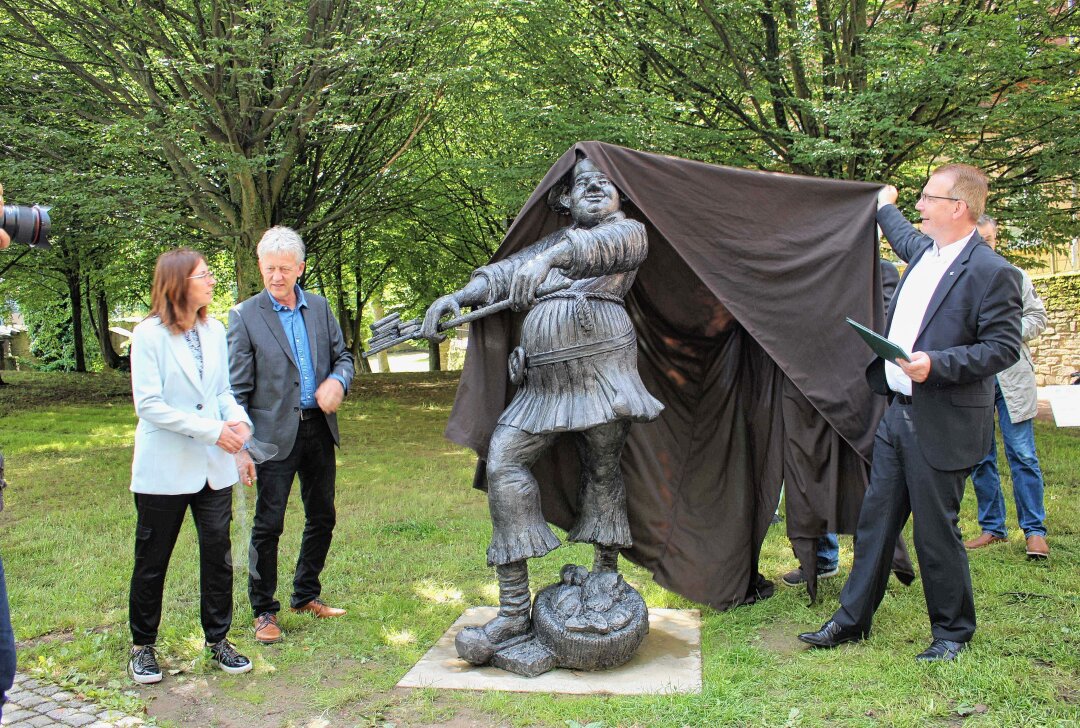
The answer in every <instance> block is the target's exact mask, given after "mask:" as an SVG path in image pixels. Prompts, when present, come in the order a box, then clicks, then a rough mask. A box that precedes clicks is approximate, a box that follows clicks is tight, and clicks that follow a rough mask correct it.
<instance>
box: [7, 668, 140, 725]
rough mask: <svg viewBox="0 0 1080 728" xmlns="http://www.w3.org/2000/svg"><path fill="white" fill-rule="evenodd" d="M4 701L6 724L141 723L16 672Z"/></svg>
mask: <svg viewBox="0 0 1080 728" xmlns="http://www.w3.org/2000/svg"><path fill="white" fill-rule="evenodd" d="M7 697H8V702H7V703H6V704H5V705H4V718H3V720H2V721H0V725H3V726H5V728H41V727H42V726H65V727H66V728H129V727H130V726H137V725H143V723H144V721H143V720H142V718H136V717H134V716H131V715H125V714H124V713H121V712H119V711H117V710H106V709H105V708H102V707H101V706H100V705H95V704H94V703H89V702H87V701H85V700H80V699H79V698H78V697H77V696H76V695H75V694H74V693H70V692H68V691H66V690H63V689H61V688H58V687H56V686H55V685H46V684H44V683H39V682H38V681H37V680H34V679H32V678H29V677H26V676H25V675H22V674H19V673H16V674H15V684H14V685H13V686H12V687H11V692H9V693H8V695H7Z"/></svg>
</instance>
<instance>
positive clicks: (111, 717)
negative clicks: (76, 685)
mask: <svg viewBox="0 0 1080 728" xmlns="http://www.w3.org/2000/svg"><path fill="white" fill-rule="evenodd" d="M97 717H98V720H102V721H105V722H106V723H108V722H110V721H116V720H120V719H121V718H126V717H127V713H121V712H120V711H119V710H113V709H111V708H110V709H109V710H103V711H102V712H100V713H98V714H97Z"/></svg>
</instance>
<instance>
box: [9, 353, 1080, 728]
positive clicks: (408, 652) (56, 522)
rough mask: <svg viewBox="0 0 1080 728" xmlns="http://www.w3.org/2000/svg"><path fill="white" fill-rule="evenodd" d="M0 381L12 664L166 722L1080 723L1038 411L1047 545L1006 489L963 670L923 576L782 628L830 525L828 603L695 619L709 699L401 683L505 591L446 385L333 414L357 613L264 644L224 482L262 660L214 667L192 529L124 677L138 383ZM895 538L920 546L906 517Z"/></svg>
mask: <svg viewBox="0 0 1080 728" xmlns="http://www.w3.org/2000/svg"><path fill="white" fill-rule="evenodd" d="M4 379H5V380H6V381H7V382H9V383H10V384H11V385H13V386H8V387H0V417H2V422H3V424H2V427H0V447H2V449H3V451H4V454H5V455H6V456H7V458H8V480H9V481H10V482H11V487H10V488H9V489H8V490H7V491H6V495H5V501H6V504H7V508H6V509H5V510H4V512H3V513H2V514H0V554H2V555H3V559H4V566H5V569H6V571H7V579H8V589H9V592H10V599H11V607H12V618H13V622H14V627H15V633H16V637H17V639H18V640H19V648H20V649H19V669H20V670H21V671H23V672H27V673H31V674H37V675H39V676H41V677H43V678H45V679H48V680H53V681H55V682H59V683H63V684H66V685H69V686H74V687H76V688H77V689H78V690H79V691H81V692H83V693H85V694H87V695H88V696H90V697H92V698H93V699H95V700H98V701H100V702H102V703H104V704H106V705H109V706H111V707H117V708H121V709H125V710H129V711H132V712H137V711H141V710H143V709H144V708H145V709H146V710H148V712H149V714H150V715H151V716H155V717H156V720H157V721H158V722H159V723H160V724H163V725H193V726H203V725H219V726H241V725H243V726H279V725H281V726H286V725H292V726H339V725H350V726H351V725H364V726H367V725H372V726H375V725H397V726H418V725H452V726H459V727H465V726H488V725H507V726H510V725H513V726H517V725H543V726H568V725H569V726H574V725H577V724H580V725H582V726H584V725H588V724H592V725H593V726H595V727H596V728H599V727H600V726H604V727H606V728H610V727H611V726H716V725H778V726H779V725H785V726H786V725H792V726H795V725H802V726H814V725H835V724H840V725H866V726H881V725H885V726H894V725H895V726H922V725H928V724H929V725H934V724H937V725H959V724H961V723H962V724H964V725H971V726H979V725H986V726H991V725H992V726H1001V725H1010V726H1011V725H1038V726H1042V725H1062V726H1064V725H1073V726H1075V725H1078V723H1080V586H1078V580H1080V525H1078V524H1080V431H1078V430H1059V429H1056V428H1054V427H1053V426H1052V425H1049V424H1047V423H1043V422H1038V423H1037V425H1036V427H1037V441H1038V450H1039V456H1040V459H1041V461H1042V465H1043V469H1044V472H1045V476H1046V507H1047V513H1048V521H1047V525H1048V529H1049V537H1048V540H1049V543H1050V546H1051V549H1052V551H1051V558H1050V560H1049V561H1048V562H1045V563H1035V562H1029V561H1027V560H1026V559H1025V556H1024V551H1023V538H1022V535H1021V534H1020V533H1019V532H1018V531H1016V530H1015V514H1014V511H1013V507H1012V500H1011V495H1010V494H1009V493H1006V501H1007V502H1008V503H1009V506H1008V511H1009V516H1008V518H1009V523H1010V525H1011V526H1013V528H1014V530H1013V533H1012V537H1011V540H1010V542H1009V543H1008V544H1002V545H998V546H994V547H990V548H987V549H984V550H982V551H978V552H975V553H973V554H972V556H971V572H972V578H973V580H974V584H975V599H976V607H977V610H978V617H979V631H978V634H977V635H976V637H975V640H974V641H973V642H972V644H971V646H970V649H969V650H968V652H966V653H965V654H964V655H963V657H962V658H961V659H960V660H959V661H958V662H957V663H954V664H947V665H919V664H917V663H916V662H915V661H914V659H913V656H914V655H915V654H916V653H917V652H919V651H920V650H922V649H923V648H924V647H926V645H927V644H928V643H929V639H930V634H929V625H928V623H927V618H926V612H925V606H924V602H923V596H922V588H921V586H920V585H919V584H918V582H916V584H914V585H913V586H911V587H907V588H905V587H903V586H901V585H900V584H899V583H898V582H896V581H895V580H893V581H892V582H891V584H890V588H889V591H888V593H887V595H886V598H885V601H884V603H883V604H882V607H881V609H880V610H879V612H878V615H877V620H876V622H875V625H874V635H873V637H872V638H871V639H869V640H868V641H866V642H863V643H861V644H857V645H847V646H844V647H842V648H840V649H837V650H832V651H815V652H810V651H807V650H805V649H803V647H802V646H801V644H800V643H799V642H798V641H797V640H796V639H795V635H796V634H797V633H798V632H800V631H803V630H806V629H808V628H816V627H817V626H818V625H820V624H821V623H822V622H823V621H824V620H825V619H826V618H828V616H829V615H830V614H831V612H832V610H833V609H835V607H836V601H837V597H838V595H839V592H840V588H841V586H842V582H843V576H845V575H846V573H847V572H848V570H849V569H850V565H851V539H850V537H842V538H841V577H840V578H836V579H831V580H828V581H824V582H823V583H822V589H821V598H820V600H819V603H818V604H816V605H813V606H808V605H807V603H806V594H805V591H804V590H803V589H789V588H785V587H783V586H779V587H778V588H777V593H776V595H775V596H774V597H773V598H771V599H768V600H766V601H764V602H762V603H759V604H756V605H753V606H750V607H742V608H738V609H734V610H732V611H729V612H716V611H713V610H711V609H708V608H702V657H703V663H704V675H703V677H704V690H703V692H702V693H701V694H700V695H677V696H662V697H605V696H596V697H570V696H558V695H535V694H534V695H529V694H510V693H475V692H457V691H436V690H400V689H395V688H394V685H395V683H396V682H397V681H398V679H400V678H401V676H402V675H404V673H405V672H406V671H407V670H408V669H409V668H410V667H411V666H412V665H413V663H415V662H416V660H417V659H418V658H419V657H420V656H421V655H423V654H424V652H426V651H427V650H428V648H430V647H431V645H432V644H433V643H434V642H435V640H436V639H438V637H439V636H440V635H442V633H443V632H444V631H445V630H446V628H447V627H448V626H449V625H450V624H451V623H452V622H453V621H454V620H455V619H456V618H457V617H458V616H459V615H460V613H461V612H462V611H463V610H464V609H465V608H466V607H468V606H472V605H477V604H494V603H495V602H496V589H495V583H494V573H493V571H492V570H491V569H489V568H488V567H487V565H486V564H485V561H484V551H485V548H486V544H487V539H488V536H489V534H490V525H489V522H488V516H487V504H486V501H485V499H484V497H483V495H482V494H480V493H478V492H476V491H474V490H472V489H471V488H470V487H469V484H470V483H471V478H472V471H473V466H474V459H473V457H472V455H471V453H470V452H468V451H465V450H462V449H461V448H458V447H457V446H454V445H452V444H450V443H448V442H447V441H446V440H444V439H443V437H442V429H443V426H444V424H445V422H446V419H447V416H448V414H449V411H450V405H451V403H452V401H453V396H454V390H455V387H456V385H457V377H456V375H454V374H390V375H371V376H365V377H358V378H357V381H356V382H355V383H354V386H353V391H352V393H351V394H350V396H349V398H348V400H347V401H346V404H345V405H344V407H343V410H342V413H341V417H340V419H341V430H342V438H343V441H344V445H345V446H344V447H343V448H342V449H341V450H340V452H339V456H338V457H339V459H338V468H339V470H338V493H337V506H338V525H337V529H336V531H335V534H336V537H335V542H334V545H333V547H332V548H331V552H330V559H329V561H328V565H327V568H326V570H325V572H324V574H323V584H324V596H325V597H326V599H327V601H328V602H330V603H332V604H334V605H339V606H344V607H347V608H348V609H349V615H348V616H347V617H345V618H343V619H338V620H325V621H320V622H315V621H314V620H311V619H310V618H306V617H301V616H298V615H293V614H290V613H286V612H283V613H282V615H281V622H282V627H283V629H284V630H285V633H286V640H285V641H284V642H283V643H281V644H280V645H276V646H273V647H262V646H259V645H257V644H255V643H254V640H253V638H252V636H251V632H250V629H249V626H250V617H251V614H250V611H249V608H248V603H247V597H246V593H245V585H246V563H247V558H246V549H247V537H248V535H249V531H250V521H251V514H252V511H253V507H254V493H253V492H252V491H251V490H250V489H245V488H240V487H237V489H236V492H235V500H234V515H235V521H234V525H233V556H234V563H235V564H236V580H235V593H236V595H235V604H236V612H235V620H234V630H233V633H232V635H231V637H232V639H233V641H234V642H235V643H236V644H237V646H238V647H239V648H240V649H241V651H242V652H244V653H245V654H247V655H248V656H250V657H251V658H252V659H253V661H254V663H255V669H254V671H253V673H251V674H250V675H247V676H241V677H231V676H226V675H224V674H223V673H221V672H220V671H218V670H216V669H214V668H213V667H212V666H211V665H210V663H209V662H208V661H207V660H206V659H205V657H204V656H203V653H202V650H201V644H202V633H201V629H200V627H199V622H198V601H199V600H198V568H197V563H198V562H197V554H196V547H195V540H194V528H193V527H191V526H190V525H187V526H185V527H184V529H183V532H182V533H181V536H180V542H179V544H178V545H177V549H176V551H175V553H174V554H173V561H172V566H171V568H170V571H169V579H168V582H167V585H166V594H165V610H164V616H163V620H162V630H161V636H160V639H159V647H160V654H161V655H162V657H163V658H164V664H163V667H164V668H166V670H167V673H166V677H165V681H164V682H163V683H161V684H160V685H157V686H152V687H148V688H138V689H136V688H135V687H134V686H133V684H132V683H130V682H129V681H128V679H127V677H126V675H125V672H124V667H125V664H126V656H127V649H128V646H129V642H130V635H129V632H128V628H127V592H128V579H129V578H130V574H131V561H132V548H133V546H132V543H133V542H132V539H133V530H134V522H135V510H134V505H133V503H132V496H131V494H130V493H129V491H128V489H127V487H128V481H129V474H130V464H131V450H132V438H133V433H134V427H135V417H134V414H133V411H132V406H131V401H130V390H129V385H128V381H127V379H126V378H125V377H123V376H117V375H113V374H108V373H106V374H93V375H64V374H35V373H13V372H4ZM1000 451H1001V448H999V452H1000ZM1003 464H1004V463H1003ZM1003 472H1004V473H1007V472H1008V470H1007V468H1003ZM1006 477H1007V476H1006ZM1008 486H1009V484H1008V482H1006V487H1007V489H1008ZM293 498H294V499H295V500H294V503H293V504H292V505H291V507H290V509H289V514H288V518H287V523H286V529H285V534H284V536H283V538H282V544H281V566H282V573H281V575H280V586H279V593H278V596H279V598H281V599H282V600H283V601H287V598H288V588H289V586H290V583H291V576H292V574H291V565H292V564H293V563H294V559H295V557H296V553H297V549H298V544H299V537H300V533H301V530H302V527H303V521H302V509H301V506H300V503H299V496H298V494H297V493H295V489H294V495H293ZM961 526H962V528H963V531H964V534H965V537H970V536H972V535H975V534H977V533H978V524H977V523H976V521H975V498H974V494H973V492H972V490H971V489H970V488H969V489H968V493H967V497H966V498H965V500H964V508H963V513H962V523H961ZM907 535H908V537H909V543H910V525H909V527H908V534H907ZM913 556H914V554H913ZM590 560H591V551H590V550H589V549H587V548H585V547H581V546H574V547H566V548H563V549H559V550H558V551H556V552H554V553H553V554H551V555H549V556H548V557H547V558H545V559H542V560H539V562H538V563H537V562H533V564H532V566H533V568H532V585H533V587H534V589H535V588H538V587H542V586H544V585H546V584H548V583H551V582H552V581H554V580H555V579H556V578H557V575H558V570H559V568H560V567H561V566H562V565H563V564H564V563H567V562H570V561H575V562H577V563H589V562H590ZM623 563H624V564H625V562H623ZM793 563H794V562H793V558H792V556H791V554H790V549H789V547H788V544H787V541H786V539H785V536H784V533H783V528H782V527H774V528H773V529H772V530H771V533H770V534H769V537H768V539H767V541H766V543H765V548H764V554H763V561H762V570H763V572H764V573H765V574H766V576H768V577H770V578H773V579H775V580H778V579H779V575H780V574H782V573H783V572H784V571H786V570H788V569H789V568H792V566H793ZM624 571H625V573H626V574H627V577H628V579H629V580H630V581H632V582H633V583H635V584H636V585H637V586H638V587H639V588H640V589H641V591H642V593H643V595H644V596H645V598H646V600H647V601H648V603H649V605H650V606H654V607H677V608H686V607H696V606H697V605H695V604H692V603H690V602H688V601H686V600H685V599H682V598H680V597H678V596H676V595H674V594H671V593H670V592H666V591H664V590H663V589H661V588H659V587H658V586H656V585H655V584H653V583H652V581H651V580H650V578H649V576H648V574H647V573H645V572H644V571H643V570H641V569H638V568H636V567H633V566H629V565H627V566H626V568H625V569H624Z"/></svg>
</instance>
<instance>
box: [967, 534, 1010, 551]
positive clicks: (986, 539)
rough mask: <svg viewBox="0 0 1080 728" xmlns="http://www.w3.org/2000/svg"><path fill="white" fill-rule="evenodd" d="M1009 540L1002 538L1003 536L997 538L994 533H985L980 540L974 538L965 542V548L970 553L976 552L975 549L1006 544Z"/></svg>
mask: <svg viewBox="0 0 1080 728" xmlns="http://www.w3.org/2000/svg"><path fill="white" fill-rule="evenodd" d="M1008 540H1009V539H1007V538H1002V537H1001V536H995V535H994V534H992V533H986V532H985V531H984V532H983V534H982V535H981V536H979V537H978V538H973V539H971V540H970V541H964V548H966V549H967V550H968V551H974V550H975V549H981V548H982V547H983V546H989V545H990V544H992V543H1005V542H1006V541H1008Z"/></svg>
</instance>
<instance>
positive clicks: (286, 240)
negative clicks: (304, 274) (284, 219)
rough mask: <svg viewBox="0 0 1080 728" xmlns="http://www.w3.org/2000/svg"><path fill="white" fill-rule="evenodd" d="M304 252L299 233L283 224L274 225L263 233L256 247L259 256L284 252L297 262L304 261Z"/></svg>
mask: <svg viewBox="0 0 1080 728" xmlns="http://www.w3.org/2000/svg"><path fill="white" fill-rule="evenodd" d="M305 252H306V250H305V248H304V241H303V240H302V239H301V238H300V234H299V233H298V232H296V231H295V230H293V229H292V228H289V227H285V226H284V225H275V226H274V227H272V228H270V229H269V230H267V231H266V232H265V233H263V236H262V238H260V239H259V247H258V248H257V249H256V253H257V254H258V256H259V258H262V257H263V256H264V255H278V254H281V253H284V254H287V255H291V256H292V257H293V258H295V259H296V262H297V263H303V262H304V254H305Z"/></svg>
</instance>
